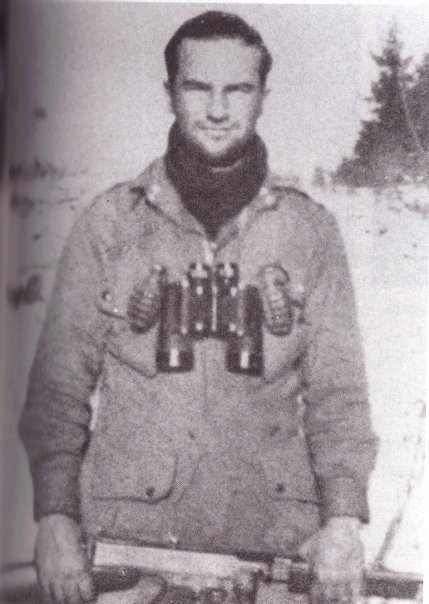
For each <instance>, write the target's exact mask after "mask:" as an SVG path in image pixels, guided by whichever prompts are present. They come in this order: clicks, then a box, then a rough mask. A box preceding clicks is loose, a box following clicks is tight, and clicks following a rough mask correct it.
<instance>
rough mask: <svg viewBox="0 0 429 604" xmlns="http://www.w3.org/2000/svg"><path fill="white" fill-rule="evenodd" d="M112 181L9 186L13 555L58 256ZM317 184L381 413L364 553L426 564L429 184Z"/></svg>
mask: <svg viewBox="0 0 429 604" xmlns="http://www.w3.org/2000/svg"><path fill="white" fill-rule="evenodd" d="M113 182H114V181H113V180H112V175H108V174H104V175H103V174H93V173H89V172H76V173H64V174H58V173H55V172H54V171H52V173H51V174H50V173H48V174H46V175H45V176H43V177H36V178H27V179H26V178H23V177H22V176H21V177H19V178H16V180H15V181H14V183H12V189H13V190H12V193H13V204H12V206H11V207H12V209H11V212H10V224H9V228H8V237H9V249H10V271H9V284H10V286H11V287H15V295H14V299H15V302H16V303H17V304H18V305H15V306H12V305H10V306H9V308H8V310H7V317H8V330H9V332H8V334H7V337H8V358H9V361H10V364H9V367H8V372H7V403H6V409H5V411H6V413H5V426H4V430H3V435H4V439H3V440H4V446H5V453H4V460H5V468H6V470H5V475H6V481H5V488H4V493H5V502H4V508H3V518H7V522H5V523H4V524H5V525H4V527H3V528H2V531H1V534H2V550H3V556H4V557H5V558H6V559H8V560H12V559H15V560H16V559H28V558H29V557H30V556H31V549H32V543H33V539H34V535H35V527H34V525H33V523H32V520H31V513H32V512H31V497H32V496H31V485H30V479H29V475H28V470H27V464H26V460H25V456H24V453H23V450H22V448H21V446H20V445H18V444H17V437H16V423H17V419H18V415H19V412H20V410H21V408H22V405H23V401H24V396H25V388H26V380H27V375H28V372H29V369H30V365H31V360H32V357H33V354H34V350H35V345H36V341H37V336H38V333H39V330H40V326H41V322H42V319H43V316H44V312H45V306H46V300H47V299H48V297H49V292H50V289H51V286H52V281H53V276H54V271H55V266H56V262H57V259H58V256H59V254H60V251H61V249H62V246H63V243H64V238H65V236H66V234H67V233H68V231H69V229H70V226H71V224H72V223H73V221H74V220H75V218H76V216H77V215H78V214H79V212H81V210H82V209H83V207H85V205H86V204H87V203H89V201H90V199H91V198H92V197H93V195H94V194H95V193H97V192H99V191H100V190H102V189H103V188H105V187H107V186H109V185H111V184H113ZM309 192H310V193H311V194H312V195H313V197H314V198H315V199H317V200H318V201H320V202H321V203H323V204H325V205H326V206H327V207H328V208H329V209H331V210H332V211H333V212H334V213H335V215H336V216H337V218H338V221H339V224H340V227H341V229H342V232H343V235H344V239H345V241H346V245H347V248H348V254H349V259H350V265H351V269H352V273H353V278H354V282H355V286H356V296H357V301H358V309H359V317H360V322H361V327H362V333H363V338H364V345H365V351H366V359H367V371H368V378H369V384H370V396H371V405H372V413H373V422H374V426H375V429H376V431H377V433H378V434H379V436H380V439H381V446H380V452H379V457H378V463H377V468H376V471H375V472H374V474H373V477H372V481H371V489H370V505H371V513H372V522H371V525H370V526H368V527H366V528H365V529H364V541H365V546H366V552H367V559H368V561H372V560H374V559H375V558H377V556H379V555H380V552H381V553H382V554H383V556H382V557H383V561H384V563H385V564H386V565H387V566H389V567H391V568H393V569H397V570H409V571H414V572H421V571H422V564H423V561H422V541H423V537H422V526H423V489H422V481H423V478H422V463H423V449H422V447H423V445H422V438H423V436H422V430H423V413H424V407H425V398H426V389H425V386H426V383H425V382H426V371H427V369H426V351H427V333H426V328H427V306H428V299H427V277H428V242H429V238H428V230H429V229H428V227H429V190H428V188H424V187H423V186H407V187H403V188H402V189H400V190H399V191H394V190H391V191H384V192H379V193H377V194H376V193H375V192H374V191H372V190H360V191H358V192H351V191H349V192H347V191H346V190H345V189H343V188H338V189H337V190H334V191H333V190H331V189H330V188H327V189H314V190H313V191H309ZM31 275H40V279H41V281H39V282H38V281H37V278H36V279H35V280H34V287H33V290H32V292H30V291H29V290H27V291H26V293H24V290H22V291H21V292H19V291H18V290H17V289H16V287H17V286H19V284H25V283H27V280H28V278H29V277H30V276H31ZM38 283H40V284H41V289H40V292H39V289H38ZM39 293H40V294H41V295H38V294H39ZM38 298H42V299H40V300H39V299H38ZM395 519H396V520H397V521H398V522H396V521H395ZM389 528H390V530H389ZM386 535H388V536H387V537H386ZM392 535H393V538H392Z"/></svg>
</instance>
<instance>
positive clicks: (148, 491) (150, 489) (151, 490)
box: [146, 487, 155, 499]
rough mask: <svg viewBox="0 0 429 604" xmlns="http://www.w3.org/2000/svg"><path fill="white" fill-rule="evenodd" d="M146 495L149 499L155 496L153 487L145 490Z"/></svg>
mask: <svg viewBox="0 0 429 604" xmlns="http://www.w3.org/2000/svg"><path fill="white" fill-rule="evenodd" d="M146 495H147V496H148V497H149V499H151V498H152V497H153V496H154V495H155V487H148V488H147V489H146Z"/></svg>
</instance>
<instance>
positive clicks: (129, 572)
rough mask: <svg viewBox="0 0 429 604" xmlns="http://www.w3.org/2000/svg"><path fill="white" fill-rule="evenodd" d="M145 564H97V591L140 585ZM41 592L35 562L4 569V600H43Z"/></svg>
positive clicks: (0, 582)
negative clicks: (122, 565) (132, 565)
mask: <svg viewBox="0 0 429 604" xmlns="http://www.w3.org/2000/svg"><path fill="white" fill-rule="evenodd" d="M143 572H144V571H143V570H142V569H141V568H134V567H130V566H128V567H111V566H95V567H93V568H92V571H91V573H92V580H93V582H94V588H95V591H96V593H102V592H108V591H121V590H125V589H130V588H132V587H134V586H135V585H136V583H137V582H138V580H139V579H140V577H141V576H142V574H143ZM40 601H41V596H40V592H39V587H38V584H37V574H36V569H35V567H34V564H33V563H32V562H25V563H22V564H19V563H18V564H9V565H5V566H4V567H2V569H1V574H0V602H1V603H2V604H15V603H18V602H19V603H20V604H24V603H28V604H30V603H31V604H39V602H40Z"/></svg>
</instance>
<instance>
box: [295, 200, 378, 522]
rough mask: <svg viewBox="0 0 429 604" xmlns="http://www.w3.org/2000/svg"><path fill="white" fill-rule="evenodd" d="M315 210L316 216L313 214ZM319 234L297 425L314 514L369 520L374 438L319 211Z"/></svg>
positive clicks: (325, 218) (341, 265) (341, 280)
mask: <svg viewBox="0 0 429 604" xmlns="http://www.w3.org/2000/svg"><path fill="white" fill-rule="evenodd" d="M320 214H321V215H320ZM320 214H319V218H320V222H319V228H320V231H319V232H320V233H323V236H322V237H321V241H320V248H319V249H318V251H317V253H316V256H317V262H316V264H317V270H316V271H315V274H314V276H313V286H312V288H311V292H310V294H309V299H308V300H307V308H306V321H307V323H308V324H309V330H310V338H309V346H308V350H307V353H306V356H305V359H304V363H303V377H304V402H305V407H304V409H305V410H304V431H305V436H306V439H307V443H308V447H309V451H310V457H311V462H312V467H313V471H314V473H315V476H316V479H317V483H318V486H319V493H320V502H321V517H322V522H323V523H324V522H326V521H327V520H328V518H330V517H332V516H355V517H359V518H360V519H361V521H362V522H365V523H367V522H368V521H369V509H368V501H367V485H368V479H369V475H370V472H371V471H372V469H373V467H374V462H375V454H376V448H377V437H376V436H375V435H374V433H373V431H372V427H371V421H370V410H369V403H368V392H367V384H366V377H365V367H364V360H363V350H362V342H361V337H360V332H359V328H358V324H357V312H356V307H355V300H354V292H353V287H352V284H351V279H350V274H349V269H348V264H347V259H346V256H345V251H344V246H343V241H342V238H341V235H340V232H339V229H338V226H337V223H336V221H335V219H334V218H333V217H332V216H331V215H330V214H329V213H327V212H326V210H321V212H320Z"/></svg>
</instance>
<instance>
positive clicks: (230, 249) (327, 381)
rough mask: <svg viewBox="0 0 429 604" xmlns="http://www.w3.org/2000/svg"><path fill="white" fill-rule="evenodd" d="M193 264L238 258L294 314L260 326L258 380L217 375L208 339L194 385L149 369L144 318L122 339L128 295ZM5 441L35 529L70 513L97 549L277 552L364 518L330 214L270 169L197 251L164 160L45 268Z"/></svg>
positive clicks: (342, 285)
mask: <svg viewBox="0 0 429 604" xmlns="http://www.w3.org/2000/svg"><path fill="white" fill-rule="evenodd" d="M192 262H205V263H209V264H212V265H213V264H217V263H219V262H234V263H237V265H238V266H239V269H240V274H241V276H242V278H243V279H244V280H245V281H246V282H247V283H256V281H257V273H258V270H259V268H260V267H261V266H262V265H266V264H272V263H275V264H279V265H281V266H282V267H283V268H284V269H285V270H286V271H287V272H288V274H289V276H290V285H291V288H292V290H293V291H294V292H295V293H296V295H297V296H298V297H299V298H300V299H301V300H302V302H303V304H302V308H301V309H296V312H295V315H294V323H293V328H292V331H291V333H290V334H289V335H285V336H275V335H272V334H271V333H269V332H268V331H267V330H266V329H265V328H264V333H263V349H264V373H263V375H262V376H257V377H251V376H245V375H240V374H235V373H230V372H228V371H227V370H226V367H225V346H226V344H225V342H224V341H222V340H216V339H213V338H208V339H202V340H200V341H196V342H195V343H194V353H195V367H194V369H193V370H192V371H191V372H186V373H176V374H166V373H160V372H159V371H157V365H156V345H157V338H158V332H159V322H157V323H156V324H155V325H153V326H152V327H151V328H150V329H149V330H148V331H146V332H145V333H135V332H133V331H132V329H131V328H130V326H129V323H128V321H127V318H126V308H127V302H128V298H129V295H130V292H131V290H132V288H133V286H134V285H135V284H136V283H138V282H141V281H142V280H143V279H144V278H145V277H146V276H147V275H148V274H149V272H150V271H151V269H152V267H153V266H154V265H155V264H159V265H163V266H165V267H166V268H167V272H168V275H169V279H170V280H178V279H180V277H181V276H182V275H183V274H184V272H186V270H187V269H188V267H189V265H190V263H192ZM299 313H301V316H298V314H299ZM96 388H98V392H99V395H98V401H99V402H98V405H97V408H96V411H95V416H94V411H93V410H92V409H91V405H90V396H91V393H92V392H93V391H94V390H95V389H96ZM20 434H21V438H22V440H23V442H24V444H25V447H26V449H27V452H28V456H29V459H30V467H31V472H32V476H33V482H34V493H35V518H36V519H39V518H40V517H41V516H43V515H46V514H50V513H63V514H67V515H69V516H72V517H74V518H76V519H79V520H80V521H81V522H82V523H83V525H84V528H85V530H86V532H87V533H88V534H89V535H92V536H94V537H97V536H98V537H103V538H104V537H105V538H109V539H118V540H124V541H139V542H144V543H162V544H167V545H168V544H173V545H176V544H177V543H179V544H181V545H183V546H184V547H192V548H196V549H209V550H229V551H236V550H245V551H256V550H257V551H261V550H263V551H267V552H276V553H285V554H286V553H289V552H290V551H291V549H293V548H294V547H295V546H296V545H297V544H298V543H299V542H300V541H302V540H303V539H304V538H306V537H307V536H308V535H309V534H310V533H311V532H313V531H315V530H316V529H317V527H318V526H319V525H320V524H321V523H323V522H325V521H326V519H327V518H329V517H330V516H338V515H350V516H358V517H360V518H361V519H362V521H364V522H366V521H368V505H367V482H368V477H369V474H370V472H371V470H372V468H373V464H374V456H375V449H376V437H375V436H374V433H373V431H372V429H371V424H370V414H369V406H368V397H367V387H366V380H365V372H364V362H363V354H362V346H361V338H360V334H359V329H358V325H357V318H356V309H355V302H354V296H353V289H352V285H351V281H350V275H349V270H348V266H347V260H346V257H345V253H344V248H343V243H342V238H341V235H340V233H339V229H338V226H337V224H336V221H335V219H334V218H333V216H332V215H331V214H330V213H329V212H328V211H327V210H326V209H325V208H324V207H322V206H321V205H318V204H316V203H315V202H314V201H312V200H311V199H310V198H309V197H308V196H306V195H305V194H303V193H301V192H299V191H297V190H295V189H292V188H290V187H288V186H287V184H286V183H285V182H284V181H282V179H281V178H279V177H276V176H275V175H273V174H269V175H268V177H267V179H266V181H265V183H264V185H263V186H262V188H261V189H260V191H259V194H258V195H257V197H256V198H255V199H253V200H252V201H251V203H250V204H249V205H248V206H247V207H246V208H245V209H244V210H243V211H242V212H241V214H240V215H238V216H237V217H236V218H235V219H233V220H231V221H230V222H229V223H227V224H226V225H225V226H224V227H223V228H222V229H221V231H220V233H219V235H218V237H217V239H216V241H215V242H210V241H208V239H207V237H206V235H205V233H204V230H203V228H202V226H201V225H200V224H199V223H198V222H197V221H196V219H195V218H194V217H192V216H191V215H190V214H189V213H188V212H187V211H186V209H185V208H184V206H183V205H182V204H181V202H180V199H179V197H178V194H177V192H176V190H175V189H174V187H173V185H172V184H171V183H170V182H169V180H168V178H167V176H166V173H165V166H164V161H163V159H159V160H156V161H155V162H154V163H152V164H151V165H150V166H149V168H148V169H146V170H145V171H144V172H143V173H142V174H141V175H140V176H139V177H138V178H137V179H136V180H135V181H133V182H127V183H122V184H119V185H117V186H115V187H113V188H111V189H110V190H108V191H107V192H106V193H104V194H102V195H100V196H98V197H97V198H96V199H95V200H94V202H93V203H92V204H91V205H90V206H89V207H88V208H87V209H86V210H85V211H84V212H83V214H82V215H81V217H80V218H79V219H78V221H77V223H76V224H75V226H74V228H73V229H72V232H71V234H70V237H69V238H68V241H67V243H66V245H65V248H64V252H63V255H62V257H61V260H60V262H59V265H58V270H57V277H56V282H55V285H54V289H53V293H52V297H51V300H50V302H49V305H48V310H47V315H46V319H45V323H44V326H43V329H42V333H41V336H40V340H39V344H38V348H37V352H36V356H35V360H34V363H33V367H32V371H31V375H30V379H29V386H28V395H27V401H26V405H25V408H24V411H23V414H22V417H21V421H20Z"/></svg>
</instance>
